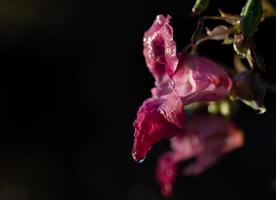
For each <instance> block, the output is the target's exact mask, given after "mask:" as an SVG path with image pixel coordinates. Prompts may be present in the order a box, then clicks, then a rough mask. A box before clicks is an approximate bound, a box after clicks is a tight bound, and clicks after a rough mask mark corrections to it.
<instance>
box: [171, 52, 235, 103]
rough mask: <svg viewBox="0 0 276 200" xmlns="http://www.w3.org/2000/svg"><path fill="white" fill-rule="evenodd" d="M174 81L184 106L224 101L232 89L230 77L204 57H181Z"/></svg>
mask: <svg viewBox="0 0 276 200" xmlns="http://www.w3.org/2000/svg"><path fill="white" fill-rule="evenodd" d="M173 80H174V83H175V91H176V92H177V94H178V95H179V96H180V97H181V98H182V102H183V104H184V105H187V104H190V103H193V102H196V101H216V100H220V99H223V98H224V97H226V96H227V95H229V91H230V89H231V87H232V81H231V79H230V77H229V76H228V74H227V72H226V71H225V70H224V69H223V68H222V67H221V66H220V65H218V64H216V63H215V62H214V61H212V60H210V59H208V58H206V57H204V56H194V55H188V54H180V55H179V64H178V68H177V70H176V72H175V75H174V77H173Z"/></svg>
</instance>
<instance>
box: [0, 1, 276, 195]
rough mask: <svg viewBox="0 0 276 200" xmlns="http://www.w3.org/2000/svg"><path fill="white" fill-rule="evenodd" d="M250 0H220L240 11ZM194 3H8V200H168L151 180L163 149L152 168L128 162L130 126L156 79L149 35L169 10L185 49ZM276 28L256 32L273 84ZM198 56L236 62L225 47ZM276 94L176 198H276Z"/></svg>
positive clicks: (2, 32) (3, 54)
mask: <svg viewBox="0 0 276 200" xmlns="http://www.w3.org/2000/svg"><path fill="white" fill-rule="evenodd" d="M244 2H245V1H231V0H224V1H219V0H216V1H215V0H214V1H212V2H211V7H210V9H209V10H208V12H207V14H208V13H209V14H212V15H216V14H217V8H218V7H219V8H222V9H223V10H225V11H227V12H233V13H239V12H240V9H241V7H242V5H243V4H244ZM192 5H193V1H186V0H181V1H176V0H170V1H168V0H143V1H142V0H131V1H130V0H129V1H128V0H121V1H120V0H117V1H111V0H110V1H85V0H71V1H68V0H58V1H57V0H47V1H46V0H44V1H43V0H25V1H20V0H0V69H1V71H0V83H1V88H0V103H1V104H0V105H1V110H0V115H1V118H2V120H1V122H0V123H1V126H0V199H1V200H38V199H39V200H65V199H66V200H67V199H85V200H87V199H97V200H98V199H99V200H102V199H120V200H157V199H164V198H163V197H162V196H161V195H160V192H159V189H158V186H157V184H156V183H155V180H154V170H155V165H156V162H157V158H158V155H160V154H161V153H162V152H163V151H165V150H166V149H168V148H169V147H168V141H163V142H161V143H160V144H157V145H156V146H155V147H154V148H153V149H152V151H151V152H150V154H149V156H148V158H147V159H146V161H145V162H144V163H143V164H136V163H135V162H134V161H133V160H132V158H131V146H132V142H133V128H132V122H133V120H134V118H135V116H136V111H137V109H138V107H139V106H140V105H141V104H142V102H143V100H144V99H146V98H148V97H149V96H150V88H152V86H153V78H152V77H151V75H150V73H149V72H148V70H147V68H146V65H145V62H144V58H143V55H142V38H143V32H144V31H145V30H147V29H148V28H149V27H150V26H151V24H152V22H153V20H154V18H155V16H156V15H157V14H161V13H162V14H164V15H166V14H170V15H171V16H172V17H173V18H172V25H173V27H174V33H175V39H176V41H177V44H178V48H179V49H181V47H184V46H185V45H186V44H187V43H188V42H189V39H190V37H191V34H192V32H193V31H194V29H195V26H196V19H195V18H189V14H190V10H191V8H192ZM275 25H276V20H275V19H270V20H267V21H265V22H264V23H263V24H262V25H261V27H260V30H259V31H258V32H257V33H256V34H255V39H256V43H257V46H258V48H259V50H260V51H261V52H262V54H263V56H264V58H265V60H266V63H267V65H268V66H267V67H268V70H267V71H268V72H267V74H266V75H264V77H265V78H267V79H268V80H269V81H271V82H273V81H274V74H275V73H276V71H275V66H274V65H275V63H276V62H275V50H274V49H273V47H275V45H276V39H275V34H276V29H275ZM201 52H202V53H203V54H205V55H208V56H210V57H212V58H215V59H216V60H218V61H220V62H222V63H224V64H228V65H231V63H232V49H231V48H230V47H225V46H221V45H220V43H219V42H211V43H207V44H206V45H203V46H202V48H201ZM275 95H276V94H273V93H270V92H269V93H268V95H267V98H266V101H265V104H266V107H267V109H268V112H267V113H266V114H264V115H261V116H260V115H257V114H256V113H255V112H254V111H252V110H251V109H249V108H247V107H245V106H242V107H241V108H242V109H241V110H240V112H239V114H238V115H236V116H235V121H236V122H237V123H238V124H239V125H240V127H242V128H243V129H244V133H245V146H244V147H243V148H242V149H240V150H237V151H235V152H233V153H231V154H228V155H227V156H225V157H224V158H223V159H222V160H221V161H220V162H219V163H218V164H216V165H215V166H213V167H212V168H210V169H209V170H208V171H206V172H205V173H203V174H202V175H201V176H199V177H194V178H191V177H183V176H181V175H179V178H178V179H177V182H176V184H175V196H174V198H173V199H183V200H184V199H187V200H189V199H191V200H197V199H198V200H199V199H200V200H202V199H212V200H216V199H223V200H228V199H231V200H232V199H252V198H258V199H266V200H267V199H275V198H276V133H275V128H276V112H275V111H276V110H275V109H276V103H275V100H276V98H275V97H276V96H275Z"/></svg>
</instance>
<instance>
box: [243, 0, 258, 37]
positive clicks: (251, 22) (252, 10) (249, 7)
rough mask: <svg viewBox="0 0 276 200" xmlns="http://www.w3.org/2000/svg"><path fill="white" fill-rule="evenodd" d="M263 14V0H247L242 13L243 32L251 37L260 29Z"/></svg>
mask: <svg viewBox="0 0 276 200" xmlns="http://www.w3.org/2000/svg"><path fill="white" fill-rule="evenodd" d="M262 15H263V9H262V2H261V0H247V2H246V4H245V6H244V7H243V9H242V12H241V14H240V28H241V32H242V33H243V34H244V35H245V36H246V37H251V36H252V35H253V34H254V33H255V32H256V31H257V29H258V26H259V24H260V22H261V19H262Z"/></svg>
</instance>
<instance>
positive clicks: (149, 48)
mask: <svg viewBox="0 0 276 200" xmlns="http://www.w3.org/2000/svg"><path fill="white" fill-rule="evenodd" d="M170 19H171V17H170V16H167V18H166V17H164V16H163V15H158V16H157V17H156V19H155V21H154V23H153V24H152V26H151V27H150V29H149V30H148V31H146V32H145V34H144V56H145V60H146V63H147V66H148V68H149V70H150V72H151V73H152V75H153V76H154V78H155V80H156V86H157V87H159V85H161V86H164V85H166V84H167V82H168V81H169V80H170V77H172V76H173V73H174V71H175V69H176V67H177V63H178V59H177V56H176V44H175V41H174V39H173V29H172V27H171V26H170V24H169V23H170Z"/></svg>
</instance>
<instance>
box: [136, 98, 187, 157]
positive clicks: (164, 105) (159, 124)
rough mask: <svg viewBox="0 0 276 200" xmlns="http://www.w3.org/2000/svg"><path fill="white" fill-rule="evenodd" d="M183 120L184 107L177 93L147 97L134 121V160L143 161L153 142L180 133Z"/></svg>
mask: <svg viewBox="0 0 276 200" xmlns="http://www.w3.org/2000/svg"><path fill="white" fill-rule="evenodd" d="M183 120H184V107H183V105H182V102H181V100H180V99H179V97H178V96H177V95H176V94H175V93H172V94H171V95H170V96H168V97H167V98H154V97H153V98H150V99H147V100H146V101H145V102H144V103H143V105H142V106H141V107H140V109H139V111H138V113H137V118H136V120H135V121H134V128H135V133H134V137H135V139H134V144H133V151H132V156H133V158H134V160H136V161H137V162H140V161H142V160H143V159H144V158H145V157H146V155H147V153H148V151H149V150H150V149H151V146H152V145H153V144H155V143H157V142H159V141H160V140H161V139H169V138H171V137H173V136H175V135H177V134H179V133H180V132H181V128H182V126H183Z"/></svg>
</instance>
